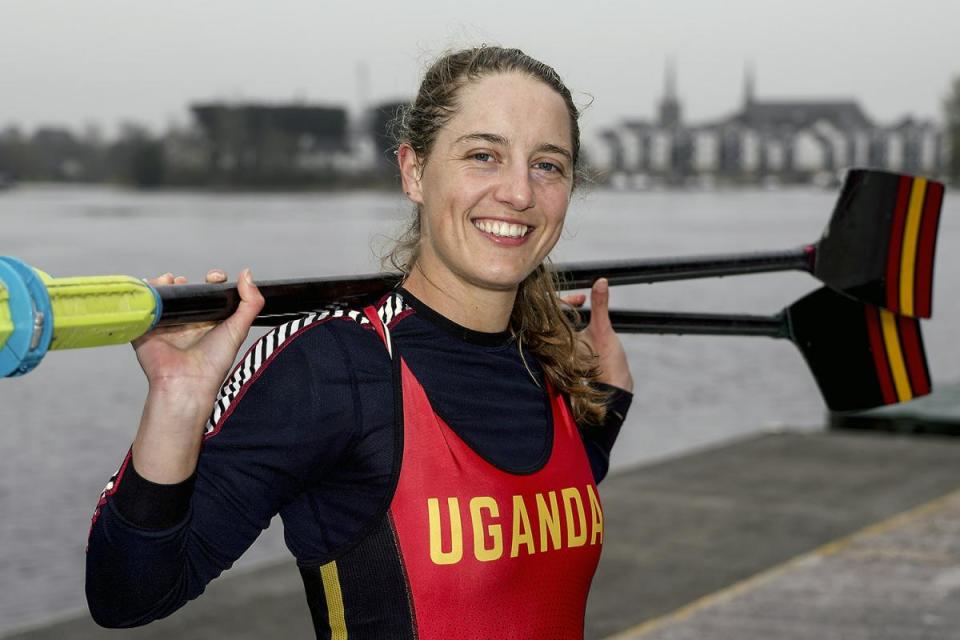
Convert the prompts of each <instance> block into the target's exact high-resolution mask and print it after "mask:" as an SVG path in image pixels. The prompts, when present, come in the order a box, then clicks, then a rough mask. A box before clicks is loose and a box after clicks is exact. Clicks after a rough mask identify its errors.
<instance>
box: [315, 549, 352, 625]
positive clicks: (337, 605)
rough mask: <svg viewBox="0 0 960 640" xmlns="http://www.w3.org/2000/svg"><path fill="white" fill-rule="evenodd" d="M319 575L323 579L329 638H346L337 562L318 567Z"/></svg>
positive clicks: (345, 622)
mask: <svg viewBox="0 0 960 640" xmlns="http://www.w3.org/2000/svg"><path fill="white" fill-rule="evenodd" d="M320 577H321V579H323V595H324V596H325V597H326V599H327V615H328V616H329V618H330V640H347V621H346V618H345V617H344V613H343V593H341V591H340V574H339V573H338V572H337V563H336V562H328V563H327V564H325V565H323V566H322V567H320Z"/></svg>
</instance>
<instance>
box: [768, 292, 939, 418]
mask: <svg viewBox="0 0 960 640" xmlns="http://www.w3.org/2000/svg"><path fill="white" fill-rule="evenodd" d="M786 315H787V321H788V326H789V332H790V339H791V340H792V341H793V342H794V344H796V345H797V347H798V348H799V349H800V351H801V353H803V357H804V358H805V359H806V361H807V364H808V366H809V367H810V369H811V371H812V373H813V376H814V378H815V379H816V381H817V386H819V388H820V392H821V393H822V394H823V397H824V400H825V401H826V403H827V406H828V407H830V409H832V410H833V411H854V410H861V409H869V408H872V407H879V406H883V405H888V404H896V403H898V402H906V401H908V400H912V399H913V398H916V397H919V396H923V395H927V394H928V393H930V390H931V387H932V385H931V381H930V373H929V369H928V368H927V358H926V353H925V352H924V349H923V339H922V337H921V334H920V321H919V320H917V319H916V318H908V317H906V316H902V315H897V314H894V313H890V312H889V311H887V310H886V309H882V308H879V307H877V306H874V305H870V304H865V303H862V302H857V301H856V300H852V299H850V298H848V297H846V296H844V295H841V294H839V293H837V292H835V291H832V290H831V289H828V288H826V287H825V288H822V289H818V290H817V291H814V292H813V293H811V294H809V295H807V296H805V297H803V298H801V299H800V300H799V301H797V302H795V303H794V304H792V305H790V307H789V308H788V309H787V310H786Z"/></svg>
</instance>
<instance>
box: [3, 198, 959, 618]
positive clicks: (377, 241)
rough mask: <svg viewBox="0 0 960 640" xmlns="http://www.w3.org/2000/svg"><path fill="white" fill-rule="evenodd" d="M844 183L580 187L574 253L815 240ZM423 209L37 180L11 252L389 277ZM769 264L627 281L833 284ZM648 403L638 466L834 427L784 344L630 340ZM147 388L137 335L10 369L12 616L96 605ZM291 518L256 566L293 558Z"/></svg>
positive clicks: (943, 309)
mask: <svg viewBox="0 0 960 640" xmlns="http://www.w3.org/2000/svg"><path fill="white" fill-rule="evenodd" d="M833 200H834V194H833V193H831V192H825V191H816V190H796V191H781V192H771V191H730V192H715V193H673V192H671V193H617V192H595V193H588V194H586V195H578V196H575V199H574V203H573V205H572V207H571V211H570V213H569V216H568V223H567V230H566V232H565V234H564V238H563V240H561V246H560V247H559V248H558V250H557V252H556V253H555V257H556V258H557V259H558V260H593V259H610V258H629V257H637V256H656V255H681V254H693V253H707V252H709V253H717V252H724V251H739V250H765V249H786V248H790V247H793V246H796V245H799V244H801V243H804V242H808V241H812V240H815V239H816V238H817V237H818V236H819V234H820V232H821V230H822V228H823V226H824V225H825V224H826V222H827V219H828V217H829V214H830V212H831V211H832V208H833ZM407 212H408V207H407V205H405V204H404V202H403V201H401V200H400V199H399V198H397V197H395V196H392V195H389V194H379V193H349V194H282V195H277V194H274V195H249V194H246V195H224V194H205V193H169V192H164V193H158V194H140V193H133V192H124V191H114V190H109V189H103V188H89V189H77V188H56V189H54V188H46V189H40V188H20V189H17V190H14V191H9V192H4V193H2V194H0V225H2V226H0V228H2V230H3V232H2V235H0V254H2V255H14V256H16V257H19V258H21V259H23V260H25V261H27V262H29V263H30V264H32V265H34V266H37V267H39V268H41V269H43V270H45V271H48V272H49V273H52V274H54V275H79V274H90V275H92V274H105V273H123V274H129V275H134V276H138V277H142V276H147V275H152V274H158V273H163V272H165V271H168V270H169V271H175V272H176V273H178V274H184V275H186V276H188V277H189V278H190V279H191V280H198V279H200V278H202V274H203V273H204V272H205V271H206V270H207V269H208V268H209V267H212V266H218V267H222V268H225V269H227V271H228V272H229V273H231V274H236V273H237V272H238V271H239V270H240V269H241V268H242V267H244V266H248V265H249V266H252V267H253V271H254V275H255V277H256V278H258V279H270V278H281V277H306V276H311V275H338V274H346V273H359V272H363V273H366V272H370V271H376V270H378V268H379V262H378V259H377V257H376V256H377V255H378V254H379V253H380V252H381V250H382V248H383V246H384V244H385V242H386V239H387V238H389V237H390V236H391V235H394V234H395V233H396V232H397V231H398V229H399V227H400V226H401V221H402V219H403V217H404V216H405V215H406V213H407ZM958 214H960V201H953V202H951V198H950V195H949V194H948V196H947V203H946V208H945V210H944V215H943V219H942V223H941V232H940V242H939V251H938V260H937V265H936V278H937V284H936V296H937V299H936V304H935V313H936V315H935V318H934V319H933V320H932V321H930V322H925V323H924V326H923V329H924V332H925V335H924V337H925V341H926V345H927V350H928V353H929V357H930V368H931V372H932V375H933V377H934V380H935V382H938V383H944V382H948V381H956V380H958V379H960V357H958V356H960V347H958V346H957V342H956V339H955V337H954V336H953V335H952V334H954V333H955V329H954V328H955V327H957V326H960V322H958V320H960V296H957V295H956V294H955V293H953V292H956V291H957V286H956V285H957V284H958V279H960V257H958V255H960V254H958V252H957V248H958V245H960V215H958ZM816 286H817V285H816V282H815V281H814V280H813V279H811V278H810V277H809V276H807V275H804V274H775V275H774V274H771V275H761V276H749V277H741V278H725V279H720V280H712V281H699V282H687V283H664V284H658V285H655V286H638V287H629V288H622V289H617V290H615V291H614V292H613V304H614V305H616V306H623V307H634V308H644V309H667V310H685V311H697V310H700V311H730V312H734V311H735V312H745V313H773V312H776V311H779V310H780V309H781V308H783V307H784V306H786V305H788V304H790V303H791V302H792V301H794V300H795V299H797V298H798V297H800V296H801V295H802V294H804V293H806V292H807V291H810V290H812V289H813V288H814V287H816ZM626 344H627V349H628V352H629V355H630V358H631V362H632V366H633V369H634V377H635V378H636V381H637V390H636V391H637V395H636V399H635V402H634V407H633V409H632V411H631V414H630V416H629V418H628V423H627V425H626V426H625V428H624V432H623V435H622V436H621V438H620V442H619V443H618V445H617V449H616V450H615V452H614V453H615V455H614V459H613V464H614V466H615V467H621V468H622V467H623V466H626V465H629V464H634V463H637V462H640V461H646V460H652V459H656V458H660V457H663V456H666V455H671V454H675V453H677V452H681V451H685V450H689V449H691V448H694V447H699V446H704V445H706V444H709V443H712V442H717V441H720V440H724V439H728V438H732V437H736V436H739V435H742V434H748V433H752V432H756V431H758V430H761V429H769V428H776V427H779V426H789V427H803V428H818V427H819V425H820V424H822V422H823V416H824V408H823V405H822V403H821V401H820V398H819V395H818V393H817V390H816V387H815V385H814V383H813V380H812V379H811V377H810V376H809V374H808V373H807V370H806V367H805V365H804V363H803V360H802V358H801V357H800V355H799V353H798V352H797V351H796V350H795V349H794V348H793V346H792V345H790V344H789V343H787V342H784V341H775V340H770V339H766V338H714V337H658V336H631V337H629V338H627V339H626ZM145 388H146V387H145V383H144V382H143V381H142V375H141V374H140V371H139V368H138V366H137V364H136V361H135V359H134V357H133V353H132V351H131V350H130V348H129V347H125V346H121V347H108V348H102V349H97V350H87V351H74V352H63V353H55V354H52V355H50V356H49V357H48V358H47V359H46V360H45V361H44V362H43V363H42V364H41V365H40V367H39V368H38V369H37V370H35V371H34V372H33V373H31V374H30V375H28V376H26V377H24V378H21V379H11V380H4V381H0V451H3V453H4V454H5V455H4V456H3V460H2V462H0V510H2V513H4V516H5V517H4V518H3V519H2V520H0V539H2V540H3V545H2V547H0V589H2V591H3V594H4V595H3V597H2V598H0V629H3V628H8V627H10V626H14V625H20V624H24V623H26V622H28V621H31V620H36V619H39V618H42V617H45V616H48V615H50V614H53V613H55V612H60V611H63V610H65V609H74V608H78V607H82V606H84V600H83V549H84V545H85V541H86V533H87V529H88V526H89V518H90V514H91V512H92V509H93V506H94V503H95V501H96V498H97V495H98V494H99V492H100V490H101V489H102V488H103V484H104V483H105V482H106V480H107V478H108V477H109V476H110V474H111V472H112V471H113V470H114V469H115V467H116V465H117V464H118V463H119V462H120V460H121V458H122V457H123V455H124V453H125V452H126V450H127V448H128V447H129V444H130V440H131V439H132V437H133V434H134V432H135V429H136V424H137V421H138V419H139V414H140V409H141V407H142V402H143V395H144V392H145ZM277 529H278V527H273V528H272V529H271V530H270V531H269V532H268V533H267V534H265V535H264V536H262V537H261V539H260V540H259V541H258V542H257V543H256V544H255V545H254V548H253V549H251V551H250V552H249V553H248V554H247V556H246V557H245V558H244V559H243V560H242V561H241V564H243V565H249V564H251V563H254V562H258V561H263V560H266V559H269V558H273V557H276V556H278V555H280V554H282V553H284V548H283V542H282V536H281V535H280V532H279V531H278V530H277Z"/></svg>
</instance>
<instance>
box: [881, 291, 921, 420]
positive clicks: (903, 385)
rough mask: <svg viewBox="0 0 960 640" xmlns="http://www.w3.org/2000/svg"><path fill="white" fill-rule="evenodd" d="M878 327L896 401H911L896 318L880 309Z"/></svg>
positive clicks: (911, 395) (911, 392) (910, 390)
mask: <svg viewBox="0 0 960 640" xmlns="http://www.w3.org/2000/svg"><path fill="white" fill-rule="evenodd" d="M880 327H881V329H882V330H883V343H884V345H885V346H886V347H887V360H888V361H889V362H890V373H892V374H893V386H895V387H896V388H897V399H898V400H899V401H900V402H906V401H907V400H912V399H913V390H912V389H911V388H910V376H908V375H907V365H906V363H905V362H904V360H903V349H901V348H900V334H899V333H897V319H896V316H894V315H893V313H891V312H890V311H887V310H886V309H880Z"/></svg>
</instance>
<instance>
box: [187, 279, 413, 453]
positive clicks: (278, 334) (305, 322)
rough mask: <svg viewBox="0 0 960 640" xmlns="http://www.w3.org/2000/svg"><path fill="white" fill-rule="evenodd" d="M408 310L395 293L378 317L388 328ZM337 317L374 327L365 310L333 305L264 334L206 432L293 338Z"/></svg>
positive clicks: (227, 384) (227, 385)
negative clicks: (278, 350) (311, 327)
mask: <svg viewBox="0 0 960 640" xmlns="http://www.w3.org/2000/svg"><path fill="white" fill-rule="evenodd" d="M408 308H409V307H408V306H407V305H405V304H404V301H403V296H401V295H400V293H399V292H397V291H394V292H392V293H391V294H390V295H389V296H387V297H386V298H385V299H384V300H383V302H382V304H381V305H380V307H379V308H378V309H377V315H379V316H380V319H381V320H382V321H383V323H384V325H385V326H386V325H389V324H390V322H391V321H392V320H393V319H394V318H396V317H397V316H398V315H400V313H401V312H402V311H404V310H405V309H408ZM336 318H344V319H350V320H353V321H354V322H356V323H357V324H360V325H368V324H370V321H369V320H368V319H367V317H366V316H365V315H363V312H362V311H359V310H356V309H349V308H345V307H343V306H338V305H332V306H330V307H327V308H324V309H322V310H318V311H316V312H313V313H308V314H305V315H303V316H302V317H300V318H297V319H296V320H291V321H290V322H287V323H286V324H282V325H280V326H279V327H275V328H274V329H271V330H270V331H269V332H267V333H266V334H264V335H263V336H262V337H261V338H260V339H259V340H258V341H257V342H256V343H255V344H254V346H253V347H252V348H251V349H250V350H249V351H248V352H247V354H246V356H244V358H243V360H242V361H241V362H240V365H239V366H238V367H237V368H236V370H235V371H234V372H233V375H231V376H230V377H229V378H227V379H226V381H224V383H223V386H222V387H221V388H220V393H219V394H218V395H217V399H216V402H215V403H214V407H213V412H212V413H211V415H210V419H209V420H207V424H206V427H205V433H208V434H209V433H211V432H212V431H214V430H215V429H216V427H217V423H219V422H220V419H221V418H222V417H223V415H224V414H225V413H226V412H227V411H228V410H229V408H230V405H231V404H232V403H233V401H234V400H235V399H236V398H237V396H238V395H239V394H240V390H241V389H242V388H243V385H244V384H246V383H247V381H249V380H251V379H252V378H253V377H254V375H255V374H256V372H257V370H258V369H259V368H260V367H261V366H263V363H264V362H266V361H267V360H269V359H270V356H271V354H273V352H274V351H276V350H277V349H278V348H279V347H280V346H281V345H282V344H284V343H285V342H286V341H287V340H288V339H290V337H291V336H293V335H295V334H296V333H297V332H299V331H301V330H302V329H304V328H306V327H308V326H310V325H312V324H315V323H317V322H320V321H323V320H332V319H336Z"/></svg>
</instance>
